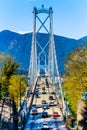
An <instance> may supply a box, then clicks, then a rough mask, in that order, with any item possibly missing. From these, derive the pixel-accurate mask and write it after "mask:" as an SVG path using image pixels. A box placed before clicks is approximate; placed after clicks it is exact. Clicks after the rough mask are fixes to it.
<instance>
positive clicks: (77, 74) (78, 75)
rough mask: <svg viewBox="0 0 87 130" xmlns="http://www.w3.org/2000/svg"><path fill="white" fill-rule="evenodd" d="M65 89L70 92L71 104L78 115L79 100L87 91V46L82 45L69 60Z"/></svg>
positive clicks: (66, 66)
mask: <svg viewBox="0 0 87 130" xmlns="http://www.w3.org/2000/svg"><path fill="white" fill-rule="evenodd" d="M66 61H67V63H66V65H65V75H66V76H65V83H64V89H65V90H67V92H68V99H69V104H70V108H71V110H72V112H73V113H74V114H76V108H77V100H79V99H80V98H81V94H82V92H84V91H87V45H81V46H80V47H78V48H77V49H76V50H74V52H73V53H72V54H70V56H69V57H68V58H67V60H66Z"/></svg>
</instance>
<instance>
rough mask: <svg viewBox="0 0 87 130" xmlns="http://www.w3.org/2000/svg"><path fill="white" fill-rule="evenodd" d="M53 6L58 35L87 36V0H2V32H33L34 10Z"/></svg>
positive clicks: (0, 24)
mask: <svg viewBox="0 0 87 130" xmlns="http://www.w3.org/2000/svg"><path fill="white" fill-rule="evenodd" d="M42 4H44V6H45V8H49V7H50V6H52V9H53V23H54V24H53V27H54V33H55V34H56V35H60V36H65V37H69V38H75V39H79V38H81V37H84V36H87V0H0V31H2V30H12V31H15V32H18V33H26V32H32V31H33V13H32V11H33V8H34V6H36V7H37V8H40V7H41V6H42Z"/></svg>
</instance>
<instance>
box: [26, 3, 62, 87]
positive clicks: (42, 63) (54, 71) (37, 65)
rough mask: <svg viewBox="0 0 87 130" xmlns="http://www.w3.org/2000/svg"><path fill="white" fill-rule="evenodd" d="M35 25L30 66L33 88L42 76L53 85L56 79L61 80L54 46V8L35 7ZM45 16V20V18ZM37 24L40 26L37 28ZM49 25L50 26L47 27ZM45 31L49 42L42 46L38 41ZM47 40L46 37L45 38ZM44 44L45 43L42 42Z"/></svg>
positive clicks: (30, 80) (29, 75) (30, 81)
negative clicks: (41, 33)
mask: <svg viewBox="0 0 87 130" xmlns="http://www.w3.org/2000/svg"><path fill="white" fill-rule="evenodd" d="M33 14H34V24H33V33H32V46H31V57H30V65H29V73H28V79H29V83H30V85H31V86H32V85H33V83H34V80H35V78H36V77H38V76H41V75H42V71H43V72H44V76H48V77H50V79H51V81H52V83H54V82H55V78H58V80H59V84H60V78H59V71H58V64H57V58H56V50H55V44H54V33H53V10H52V7H50V8H49V9H45V8H44V5H42V7H41V9H37V8H36V7H34V10H33ZM44 14H45V19H44V20H43V17H42V18H41V17H40V16H43V15H44ZM37 22H39V23H40V26H39V27H37ZM46 23H48V26H46ZM42 29H44V30H45V33H47V34H48V40H47V42H46V43H44V44H41V43H40V42H39V40H38V34H39V33H40V32H41V30H42ZM44 38H45V37H44ZM42 43H43V41H42Z"/></svg>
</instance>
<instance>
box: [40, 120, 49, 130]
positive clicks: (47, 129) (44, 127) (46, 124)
mask: <svg viewBox="0 0 87 130" xmlns="http://www.w3.org/2000/svg"><path fill="white" fill-rule="evenodd" d="M41 130H50V127H49V124H48V122H43V124H42V128H41Z"/></svg>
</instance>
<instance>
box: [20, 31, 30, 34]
mask: <svg viewBox="0 0 87 130" xmlns="http://www.w3.org/2000/svg"><path fill="white" fill-rule="evenodd" d="M31 32H32V31H18V33H19V34H25V33H31Z"/></svg>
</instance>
